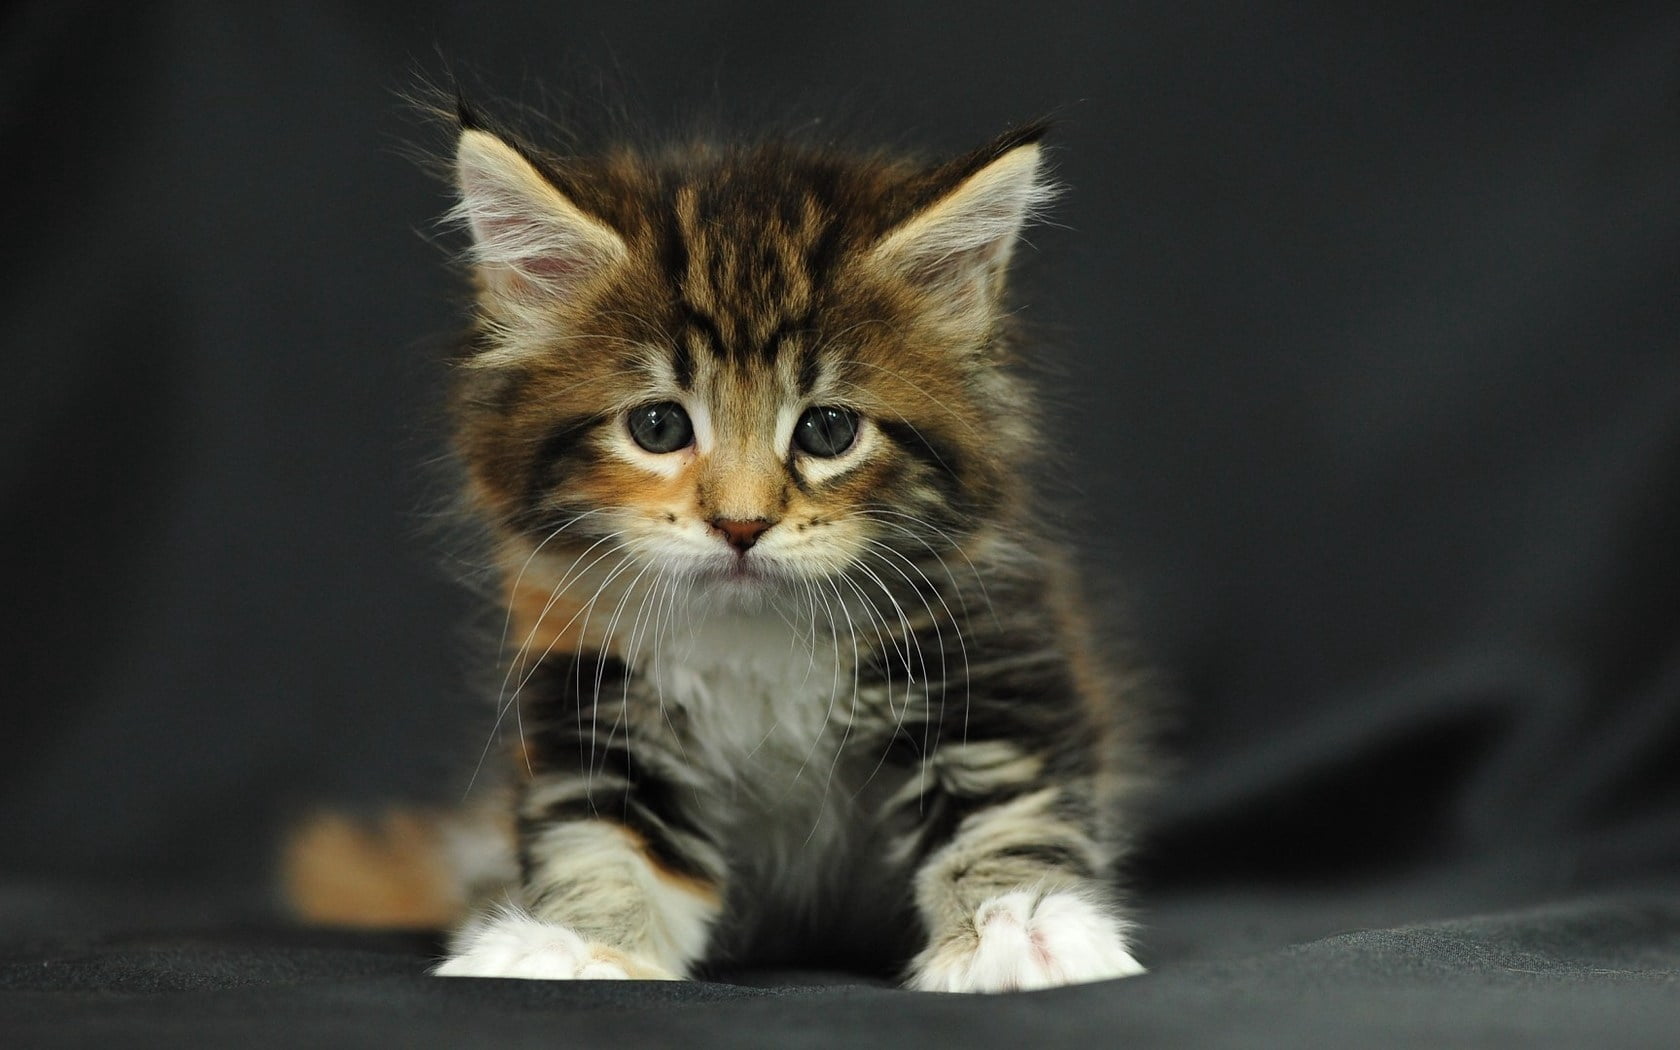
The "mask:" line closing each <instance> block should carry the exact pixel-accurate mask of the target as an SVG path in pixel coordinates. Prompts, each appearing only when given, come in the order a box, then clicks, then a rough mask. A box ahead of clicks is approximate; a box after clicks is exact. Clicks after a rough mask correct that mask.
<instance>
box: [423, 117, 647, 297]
mask: <svg viewBox="0 0 1680 1050" xmlns="http://www.w3.org/2000/svg"><path fill="white" fill-rule="evenodd" d="M455 178H456V185H457V187H458V189H459V190H460V194H461V202H460V204H458V205H457V206H456V208H455V210H454V211H453V212H452V213H451V215H452V217H454V218H456V219H459V220H462V221H464V222H465V223H466V224H467V226H468V227H469V228H470V229H471V230H472V237H473V245H472V252H473V258H474V260H475V261H476V262H477V263H478V266H479V271H480V273H481V274H482V275H483V276H484V279H485V281H486V282H487V283H488V284H489V285H490V287H491V288H493V289H494V290H496V291H498V292H501V293H503V294H504V295H510V296H514V297H518V298H527V297H531V296H533V295H539V294H540V295H544V296H551V297H552V296H564V295H566V294H568V293H570V292H571V291H573V290H574V289H575V288H576V287H577V286H578V285H579V284H581V283H583V282H584V281H586V280H588V279H589V278H590V277H593V276H595V275H596V274H598V273H600V272H601V271H602V270H604V269H606V268H607V267H608V266H611V265H612V264H613V263H615V262H617V261H619V260H620V259H622V258H624V256H625V255H626V254H628V249H627V248H626V247H625V244H624V241H623V239H622V238H620V237H619V235H618V234H616V233H614V232H613V231H612V230H611V229H609V228H608V227H607V226H606V225H605V224H603V223H601V222H600V221H599V220H596V219H594V218H591V217H590V216H588V215H586V214H584V212H583V211H582V210H581V209H579V208H578V206H577V205H575V204H573V203H572V202H571V201H570V200H568V199H567V198H566V196H565V195H564V194H562V193H561V192H560V191H559V190H557V189H555V188H554V186H553V185H551V184H550V183H549V181H548V180H547V179H545V178H543V176H542V174H541V173H540V172H538V171H537V170H536V168H534V167H533V166H532V165H531V162H530V161H528V160H526V159H525V158H524V157H523V156H521V155H520V153H519V151H518V150H515V149H514V148H513V147H512V146H509V145H508V144H507V143H506V142H503V141H502V140H501V139H499V138H497V137H496V136H495V135H492V134H489V133H488V132H484V131H479V130H476V129H471V128H469V129H467V130H466V131H463V132H461V140H460V143H459V144H458V145H457V147H456V151H455Z"/></svg>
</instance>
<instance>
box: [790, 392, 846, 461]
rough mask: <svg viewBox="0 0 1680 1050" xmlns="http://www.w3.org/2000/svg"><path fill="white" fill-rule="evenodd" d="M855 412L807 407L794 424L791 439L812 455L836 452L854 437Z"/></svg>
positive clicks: (844, 409) (833, 454) (825, 457)
mask: <svg viewBox="0 0 1680 1050" xmlns="http://www.w3.org/2000/svg"><path fill="white" fill-rule="evenodd" d="M857 432H858V417H857V413H856V412H853V411H852V410H851V409H849V408H835V407H833V406H832V405H816V406H814V407H812V408H807V409H806V410H805V414H804V415H802V416H800V417H799V422H798V423H797V424H795V425H794V428H793V442H794V444H796V445H798V446H799V447H800V448H802V449H804V450H805V451H806V452H809V453H810V454H811V455H813V456H822V457H823V458H824V459H827V458H829V457H831V456H838V455H839V454H840V453H842V452H844V451H846V450H847V449H849V448H851V447H852V442H854V441H856V440H857Z"/></svg>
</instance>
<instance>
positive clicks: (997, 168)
mask: <svg viewBox="0 0 1680 1050" xmlns="http://www.w3.org/2000/svg"><path fill="white" fill-rule="evenodd" d="M1039 169H1040V163H1039V148H1038V144H1037V143H1027V144H1026V145H1023V146H1017V147H1016V148H1015V149H1012V150H1010V151H1009V152H1007V153H1005V154H1004V155H1003V156H1001V157H999V158H997V159H996V160H994V161H992V162H991V163H990V164H988V165H986V166H985V167H984V168H981V169H980V170H979V171H977V172H975V173H974V174H973V175H970V176H969V177H968V178H967V179H965V180H964V181H963V182H962V184H961V185H959V186H958V187H957V188H956V189H955V190H953V191H952V192H950V193H948V194H946V195H945V196H944V197H942V198H940V199H939V200H937V201H935V202H934V203H933V204H932V205H931V206H929V207H928V208H926V209H924V210H923V211H921V212H920V213H918V214H916V215H915V216H913V217H912V218H911V219H910V220H909V221H908V222H906V223H904V224H903V225H901V226H899V227H898V228H897V229H895V230H893V231H892V232H891V233H889V234H888V235H887V236H886V237H885V238H884V239H883V240H882V241H881V243H879V244H878V245H876V246H875V248H874V250H873V251H872V252H871V258H872V261H873V262H874V263H875V264H876V265H878V266H882V267H885V268H887V269H890V270H893V271H896V272H898V273H900V274H902V275H904V276H906V277H909V278H911V279H912V280H915V281H917V282H919V283H921V284H923V285H924V286H925V287H926V288H927V289H928V290H929V291H930V292H933V293H935V294H936V295H937V296H938V297H940V298H941V299H943V300H944V302H945V304H946V305H947V306H948V307H949V308H951V309H953V310H959V311H966V310H971V309H973V308H975V307H977V306H980V305H982V304H984V303H987V302H989V301H990V300H991V299H993V298H994V297H995V296H996V294H997V289H998V287H999V285H1000V283H1001V281H1002V278H1003V274H1004V271H1005V270H1006V269H1007V268H1008V266H1009V256H1010V254H1011V253H1012V252H1013V251H1014V248H1015V242H1016V240H1017V239H1018V238H1019V237H1020V234H1021V228H1022V227H1023V226H1025V225H1026V224H1027V222H1028V221H1029V220H1031V219H1032V218H1033V217H1034V216H1035V215H1036V214H1037V213H1038V212H1039V211H1040V210H1041V209H1042V208H1043V207H1044V206H1045V205H1046V204H1047V203H1049V201H1050V199H1051V198H1052V197H1054V196H1055V195H1056V189H1055V187H1054V186H1052V185H1050V184H1049V183H1047V182H1045V181H1044V180H1043V179H1042V178H1041V177H1040V170H1039Z"/></svg>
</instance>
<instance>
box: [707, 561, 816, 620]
mask: <svg viewBox="0 0 1680 1050" xmlns="http://www.w3.org/2000/svg"><path fill="white" fill-rule="evenodd" d="M691 575H692V577H693V580H694V584H695V591H696V593H697V594H699V595H702V596H703V599H704V600H705V601H706V602H707V604H709V605H710V606H711V607H712V608H713V609H716V610H718V611H720V612H757V611H759V610H760V609H763V608H765V607H766V606H767V605H768V604H770V603H771V602H773V601H774V600H775V599H776V598H777V597H779V596H781V595H783V594H785V593H786V592H787V590H788V589H789V587H790V586H791V585H792V581H790V580H789V579H788V578H787V576H786V575H785V574H784V573H781V572H777V571H776V570H774V569H773V568H771V567H769V566H767V565H765V564H764V563H763V562H762V561H760V560H758V559H754V558H741V559H736V560H734V561H729V562H724V563H721V564H711V565H707V566H705V567H703V568H700V569H697V570H694V571H693V573H692V574H691Z"/></svg>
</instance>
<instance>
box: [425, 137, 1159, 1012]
mask: <svg viewBox="0 0 1680 1050" xmlns="http://www.w3.org/2000/svg"><path fill="white" fill-rule="evenodd" d="M1043 130H1044V129H1043V128H1042V127H1037V126H1029V127H1026V128H1022V129H1017V130H1016V131H1013V132H1011V133H1009V134H1007V135H1004V136H1002V137H1000V138H999V139H998V140H997V141H995V142H993V143H989V144H987V145H986V146H983V147H981V148H980V149H978V150H975V151H973V152H972V153H970V154H967V155H965V156H962V157H959V158H956V159H954V160H952V161H949V162H947V163H944V164H937V165H932V166H922V165H917V164H913V163H910V162H906V161H896V160H886V159H881V158H877V157H864V156H854V155H847V154H833V153H824V152H821V151H812V150H808V149H801V148H797V147H794V146H790V145H778V144H775V143H770V144H759V145H756V146H752V147H742V148H730V147H726V146H707V147H703V148H702V147H696V148H692V149H687V150H677V151H667V152H665V153H663V154H659V155H649V154H638V153H635V152H631V151H617V152H613V153H609V154H607V155H603V156H599V157H574V156H565V157H562V156H555V155H549V154H544V153H543V152H541V151H540V150H538V149H537V148H536V147H534V146H532V145H531V144H528V143H525V142H521V141H518V140H515V139H512V138H511V137H508V136H500V135H497V134H495V133H493V132H491V131H489V130H486V129H485V128H483V127H482V126H479V125H478V124H477V123H476V119H475V122H474V123H473V124H471V125H468V126H463V128H462V131H461V138H460V147H459V148H460V152H459V154H458V156H457V166H456V167H457V173H458V178H459V188H460V191H461V203H460V205H459V207H458V208H457V210H456V215H457V216H458V217H460V218H461V219H462V220H463V222H464V223H465V224H466V225H467V227H468V229H469V233H470V234H471V236H472V238H473V254H472V259H473V263H472V268H473V272H474V276H475V278H476V282H477V289H478V298H477V310H476V321H477V325H476V335H475V338H474V341H473V344H472V348H471V352H470V353H469V354H468V356H467V358H466V360H465V361H464V362H463V366H462V368H461V370H460V372H459V382H458V386H457V392H456V398H455V419H456V450H457V453H458V455H459V457H460V459H461V461H462V463H463V465H464V466H465V468H466V476H467V479H468V481H467V499H468V502H469V503H470V505H471V506H472V508H473V512H474V514H475V515H476V516H477V517H478V518H479V520H480V521H481V522H482V523H483V524H484V526H485V528H486V529H487V530H488V532H489V533H490V535H491V536H492V546H493V549H494V552H495V558H496V561H497V564H498V565H499V567H500V572H501V578H502V596H503V604H504V606H505V615H506V621H507V630H506V639H505V648H506V653H505V659H506V664H505V678H504V688H503V689H502V691H501V696H500V697H499V698H498V702H499V705H500V711H499V715H498V717H499V718H506V719H509V720H512V721H515V722H517V724H518V726H519V730H520V733H519V735H520V747H519V748H518V749H517V752H516V753H515V754H514V755H512V756H509V757H508V759H507V761H506V763H505V765H504V766H503V777H502V779H504V780H505V782H506V783H508V784H509V785H510V786H511V790H512V795H513V798H514V802H513V803H512V805H511V807H510V808H511V810H512V813H513V816H514V822H515V825H516V826H515V830H514V832H513V835H512V847H513V854H514V857H515V858H516V861H517V872H518V873H517V876H516V877H515V878H514V879H512V880H511V882H510V883H509V884H508V885H507V886H506V887H505V888H503V890H502V891H501V892H499V893H497V894H492V895H489V896H487V897H484V898H483V900H482V903H480V904H479V905H478V906H477V907H476V909H475V911H474V913H473V914H472V915H471V917H469V918H468V919H467V920H466V921H465V922H464V923H463V924H462V925H461V927H460V929H459V930H458V933H457V936H456V939H455V941H454V945H453V948H452V951H451V956H450V958H449V959H447V960H446V961H445V962H444V963H443V964H442V965H440V967H439V969H438V971H437V972H439V973H440V974H444V975H455V976H472V975H501V976H525V977H546V978H555V979H559V978H567V977H590V976H594V977H600V976H617V977H636V976H652V977H659V976H679V977H680V976H691V975H694V974H697V973H701V972H704V971H705V969H706V968H707V967H708V966H710V965H713V964H716V963H720V962H725V961H731V960H736V961H740V960H782V961H796V962H805V963H811V964H830V965H845V966H854V967H859V968H864V969H869V970H875V971H879V972H891V973H897V974H900V975H901V976H903V977H904V978H905V980H906V981H907V982H908V983H909V984H911V985H912V986H915V987H920V988H928V989H941V990H970V991H992V990H1003V989H1007V988H1015V987H1038V986H1043V985H1048V984H1058V983H1067V982H1071V981H1082V980H1095V979H1100V978H1105V977H1118V976H1124V975H1126V974H1129V973H1134V972H1137V971H1138V967H1137V964H1136V962H1135V960H1133V958H1132V956H1131V954H1130V952H1129V945H1128V943H1127V939H1126V938H1127V931H1128V929H1129V926H1128V923H1127V921H1126V919H1125V918H1124V915H1123V913H1122V911H1121V908H1120V905H1119V902H1118V899H1117V892H1116V888H1115V882H1114V872H1115V865H1116V863H1117V861H1118V860H1119V859H1120V858H1121V856H1122V854H1123V851H1124V848H1125V845H1126V843H1127V841H1128V838H1129V835H1130V832H1131V830H1132V828H1131V824H1132V819H1133V816H1132V814H1133V809H1132V806H1131V803H1132V802H1133V800H1135V798H1136V797H1137V793H1138V790H1139V789H1140V788H1141V787H1142V786H1143V785H1144V784H1145V783H1146V782H1147V780H1148V768H1149V763H1148V761H1147V748H1146V746H1145V734H1144V717H1143V714H1144V703H1143V699H1144V693H1143V691H1142V690H1141V688H1139V687H1137V685H1136V683H1137V682H1138V681H1139V680H1140V679H1139V678H1138V676H1137V675H1136V674H1135V673H1134V672H1133V671H1131V670H1127V671H1126V672H1125V673H1116V672H1115V671H1113V670H1112V669H1111V668H1110V667H1109V666H1108V665H1107V663H1106V662H1105V661H1104V659H1102V657H1101V655H1100V654H1099V653H1098V652H1097V650H1096V648H1095V647H1094V646H1093V645H1092V643H1091V638H1090V633H1091V632H1090V628H1089V626H1088V624H1087V621H1086V617H1085V614H1084V612H1083V609H1082V603H1081V599H1080V597H1079V595H1078V593H1077V591H1078V589H1077V587H1076V586H1075V583H1074V577H1073V573H1072V572H1071V570H1070V568H1069V566H1068V563H1067V559H1066V556H1065V553H1064V551H1063V549H1062V544H1061V543H1059V542H1058V541H1057V540H1056V538H1055V537H1054V536H1053V535H1052V534H1051V533H1050V532H1049V531H1048V530H1047V529H1046V528H1045V527H1044V526H1043V524H1042V522H1043V521H1044V519H1045V514H1044V511H1043V508H1042V507H1041V505H1040V497H1039V496H1038V495H1037V494H1036V493H1035V491H1034V488H1033V486H1032V484H1031V477H1032V474H1033V471H1034V470H1035V466H1034V464H1035V462H1036V458H1037V457H1038V456H1039V454H1040V448H1039V442H1038V440H1037V437H1036V433H1037V431H1036V427H1037V423H1036V417H1035V409H1034V400H1033V397H1032V393H1031V390H1030V389H1029V386H1028V384H1027V383H1026V381H1025V380H1024V379H1023V377H1022V375H1021V372H1020V370H1019V369H1018V368H1017V361H1018V355H1020V354H1021V353H1022V350H1023V345H1022V342H1021V340H1020V338H1019V336H1018V333H1016V332H1015V330H1014V329H1013V326H1012V323H1011V321H1010V314H1009V312H1008V310H1007V308H1006V307H1007V296H1006V285H1005V278H1006V276H1007V271H1008V266H1009V263H1010V260H1011V255H1012V249H1013V247H1014V245H1015V243H1016V241H1017V239H1018V237H1019V235H1020V232H1021V229H1022V227H1023V225H1024V224H1026V223H1027V222H1029V221H1030V220H1031V219H1032V218H1033V217H1034V216H1035V215H1036V214H1038V213H1039V212H1040V211H1041V210H1042V209H1043V208H1044V207H1045V206H1046V204H1047V202H1048V201H1049V199H1050V197H1051V195H1052V193H1053V190H1052V189H1051V183H1050V181H1049V180H1048V179H1047V177H1046V176H1045V173H1044V169H1043V156H1042V150H1041V147H1040V145H1039V140H1040V139H1041V137H1042V135H1043ZM670 405H675V406H679V407H680V410H681V413H682V416H681V419H682V421H683V424H684V425H686V426H687V427H689V432H691V434H692V437H691V440H690V441H689V443H688V444H686V445H684V446H683V447H681V448H677V449H674V450H672V451H668V452H657V451H648V450H647V449H646V448H643V447H642V446H641V445H640V444H639V443H638V440H637V439H636V437H635V436H634V433H633V431H632V429H631V427H630V425H629V422H628V421H629V420H630V418H631V415H632V413H635V412H638V411H643V412H645V411H648V408H649V406H670ZM658 411H659V412H661V413H663V412H667V411H668V409H664V408H660V409H658ZM821 411H829V412H830V415H829V416H821V414H820V413H821ZM813 412H817V413H818V415H817V416H812V415H810V413H813ZM661 418H663V417H661ZM818 418H821V419H829V418H839V419H846V420H851V421H852V423H853V424H854V425H855V432H856V437H855V439H854V440H853V441H852V443H851V444H850V446H849V447H846V448H844V449H842V450H841V451H840V452H839V453H838V454H834V455H829V454H827V453H826V452H825V453H822V454H818V453H814V452H810V451H809V450H808V446H807V445H806V444H802V443H801V442H802V441H805V442H809V440H810V437H809V435H808V434H807V435H806V436H805V437H803V438H802V437H801V433H802V432H801V430H800V428H801V427H806V428H809V427H812V426H817V425H818V424H817V423H813V422H812V421H811V420H812V419H818ZM821 425H822V426H827V425H828V424H827V423H822V424H821ZM848 433H849V432H848ZM742 537H751V538H750V539H743V538H742Z"/></svg>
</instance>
